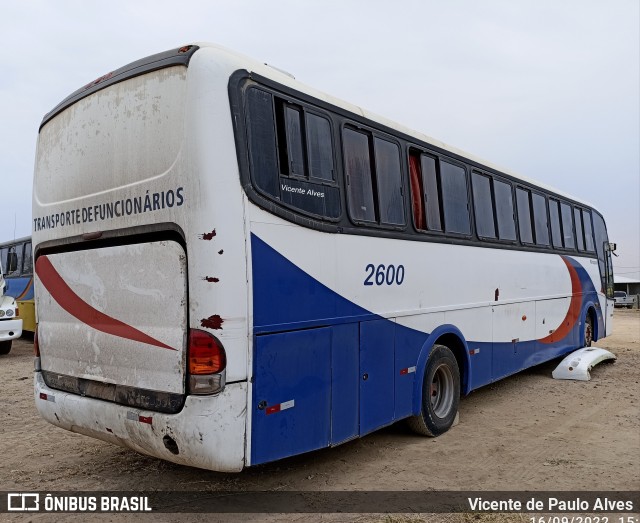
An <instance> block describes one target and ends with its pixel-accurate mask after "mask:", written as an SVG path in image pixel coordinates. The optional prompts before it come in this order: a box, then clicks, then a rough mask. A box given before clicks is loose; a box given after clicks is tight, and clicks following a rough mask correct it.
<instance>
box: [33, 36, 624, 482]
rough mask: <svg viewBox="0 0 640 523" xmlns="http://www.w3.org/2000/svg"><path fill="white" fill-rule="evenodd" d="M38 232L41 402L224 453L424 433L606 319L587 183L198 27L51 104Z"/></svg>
mask: <svg viewBox="0 0 640 523" xmlns="http://www.w3.org/2000/svg"><path fill="white" fill-rule="evenodd" d="M32 238H33V245H34V260H35V272H36V304H37V307H36V309H37V314H38V326H37V336H36V356H37V357H36V374H35V402H36V405H37V408H38V410H39V412H40V414H41V415H42V416H43V417H44V418H45V419H46V420H48V421H49V422H51V423H53V424H54V425H57V426H59V427H63V428H66V429H68V430H71V431H74V432H78V433H82V434H86V435H89V436H92V437H95V438H99V439H102V440H105V441H109V442H112V443H115V444H119V445H123V446H126V447H129V448H132V449H135V450H136V451H138V452H142V453H145V454H148V455H152V456H157V457H159V458H163V459H166V460H170V461H173V462H176V463H182V464H186V465H191V466H196V467H202V468H207V469H213V470H219V471H239V470H241V469H242V468H243V467H246V466H250V465H256V464H260V463H266V462H270V461H274V460H278V459H281V458H284V457H287V456H292V455H295V454H300V453H303V452H308V451H312V450H315V449H320V448H324V447H330V446H335V445H338V444H340V443H343V442H345V441H349V440H351V439H353V438H357V437H359V436H363V435H365V434H368V433H370V432H372V431H374V430H376V429H379V428H380V427H384V426H387V425H389V424H392V423H394V422H397V421H399V420H402V419H408V420H409V425H410V426H411V427H412V428H413V429H415V430H416V431H417V432H419V433H421V434H425V435H431V436H437V435H440V434H442V433H444V432H445V431H447V430H448V429H449V428H450V427H451V426H452V424H453V422H454V419H455V416H456V413H457V409H458V404H459V398H460V396H461V395H466V394H469V393H470V392H471V391H472V390H474V389H477V388H479V387H482V386H484V385H487V384H489V383H492V382H494V381H496V380H499V379H501V378H504V377H505V376H509V375H511V374H514V373H516V372H518V371H520V370H522V369H525V368H527V367H530V366H532V365H537V364H539V363H542V362H544V361H547V360H550V359H553V358H557V357H559V356H562V355H564V354H566V353H568V352H570V351H573V350H575V349H576V348H579V347H582V346H585V345H589V344H590V343H591V341H592V340H597V339H599V338H602V337H604V336H605V335H606V334H608V333H609V332H610V329H611V315H612V311H613V300H612V299H611V298H612V296H613V278H612V270H611V261H610V260H611V259H610V251H611V248H612V245H613V244H609V241H608V238H607V232H606V227H605V222H604V219H603V217H602V215H601V214H600V213H598V211H596V210H595V209H594V208H593V207H592V206H591V205H589V204H587V203H585V202H583V201H580V200H578V199H576V198H573V197H571V196H567V195H565V194H562V193H560V192H558V191H555V190H552V189H550V188H548V187H545V186H544V185H542V184H539V183H536V182H533V181H531V180H527V179H524V178H522V177H519V176H517V175H515V174H513V173H510V172H508V171H506V170H504V169H499V168H497V167H495V166H493V165H491V164H489V163H486V162H484V161H481V160H479V159H476V158H474V157H472V156H470V155H467V154H465V153H463V152H461V151H458V150H456V149H454V148H451V147H449V146H447V145H445V144H443V143H441V142H438V141H436V140H433V139H431V138H429V137H427V136H424V135H421V134H418V133H416V132H413V131H411V130H409V129H405V128H403V127H401V126H399V125H397V124H395V123H393V122H391V121H388V120H385V119H383V118H380V117H378V116H375V115H373V114H371V113H369V112H367V111H365V110H363V109H361V108H359V107H356V106H353V105H350V104H348V103H345V102H342V101H340V100H337V99H334V98H332V97H330V96H328V95H326V94H323V93H320V92H318V91H316V90H314V89H311V88H309V87H307V86H305V85H303V84H301V83H299V82H298V81H296V80H295V79H294V78H293V77H291V76H290V75H287V74H285V73H283V72H282V71H279V70H277V69H275V68H272V67H270V66H268V65H265V64H262V63H259V62H256V61H253V60H250V59H248V58H246V57H243V56H240V55H238V54H236V53H233V52H230V51H228V50H226V49H223V48H220V47H217V46H213V45H209V44H199V45H188V46H185V47H182V48H179V49H175V50H172V51H168V52H165V53H161V54H158V55H154V56H151V57H148V58H145V59H142V60H139V61H137V62H133V63H131V64H129V65H127V66H125V67H123V68H121V69H118V70H115V71H113V72H111V73H108V74H106V75H104V76H102V77H101V78H98V79H97V80H95V81H94V82H91V83H89V84H88V85H86V86H84V87H83V88H81V89H79V90H78V91H76V92H74V93H73V94H71V95H70V96H69V97H68V98H66V99H65V100H64V101H62V102H61V103H60V104H59V105H58V106H57V107H55V108H54V109H53V110H52V111H51V112H50V113H48V114H47V115H46V116H45V117H44V119H43V121H42V124H41V127H40V130H39V137H38V146H37V157H36V166H35V180H34V192H33V235H32Z"/></svg>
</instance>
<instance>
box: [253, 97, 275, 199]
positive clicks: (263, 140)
mask: <svg viewBox="0 0 640 523" xmlns="http://www.w3.org/2000/svg"><path fill="white" fill-rule="evenodd" d="M247 104H248V116H247V118H248V131H249V157H250V161H251V175H252V177H253V181H254V183H255V185H256V187H257V188H258V189H260V190H262V191H263V192H265V193H267V194H270V195H272V196H275V197H279V196H280V191H279V187H278V157H277V152H276V151H277V149H276V130H275V129H276V125H275V120H274V117H273V97H272V96H271V94H269V93H267V92H265V91H262V90H260V89H249V91H248V92H247Z"/></svg>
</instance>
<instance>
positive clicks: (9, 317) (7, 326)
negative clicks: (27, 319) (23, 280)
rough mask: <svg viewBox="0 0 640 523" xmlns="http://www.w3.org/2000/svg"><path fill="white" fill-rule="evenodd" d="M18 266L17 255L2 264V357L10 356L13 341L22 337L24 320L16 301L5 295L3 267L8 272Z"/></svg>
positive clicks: (0, 304)
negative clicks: (20, 316) (21, 317)
mask: <svg viewBox="0 0 640 523" xmlns="http://www.w3.org/2000/svg"><path fill="white" fill-rule="evenodd" d="M16 265H17V258H16V256H15V255H9V256H7V259H6V265H4V263H2V262H0V355H4V354H9V352H10V351H11V344H12V340H15V339H16V338H19V337H20V336H21V335H22V319H20V318H19V317H18V316H19V309H18V307H17V306H16V300H15V299H14V298H13V297H12V296H8V295H6V294H5V288H6V283H5V279H4V271H3V267H5V266H6V267H7V271H9V272H10V271H12V270H14V269H15V267H16Z"/></svg>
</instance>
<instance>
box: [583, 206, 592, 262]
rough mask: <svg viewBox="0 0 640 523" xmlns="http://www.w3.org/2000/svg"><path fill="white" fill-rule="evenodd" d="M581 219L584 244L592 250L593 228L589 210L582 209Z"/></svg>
mask: <svg viewBox="0 0 640 523" xmlns="http://www.w3.org/2000/svg"><path fill="white" fill-rule="evenodd" d="M582 221H583V223H584V246H585V249H586V250H587V251H589V252H593V251H594V246H593V230H592V228H591V212H589V211H587V210H585V209H583V210H582Z"/></svg>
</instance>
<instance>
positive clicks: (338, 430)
mask: <svg viewBox="0 0 640 523" xmlns="http://www.w3.org/2000/svg"><path fill="white" fill-rule="evenodd" d="M331 329H332V332H333V336H332V345H331V444H332V445H338V444H340V443H342V442H344V441H347V440H349V439H352V438H354V437H356V436H357V435H358V430H359V424H358V421H359V414H358V408H359V407H358V406H359V403H360V391H359V387H360V355H359V352H358V347H359V344H360V341H359V329H358V324H357V323H349V324H345V325H335V326H333V327H332V328H331Z"/></svg>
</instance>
